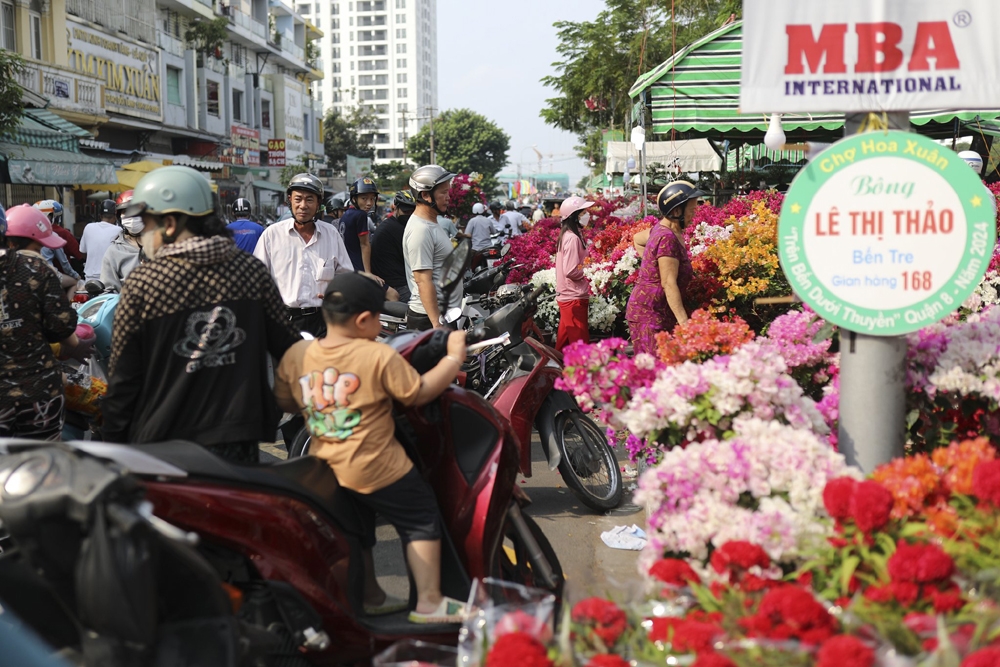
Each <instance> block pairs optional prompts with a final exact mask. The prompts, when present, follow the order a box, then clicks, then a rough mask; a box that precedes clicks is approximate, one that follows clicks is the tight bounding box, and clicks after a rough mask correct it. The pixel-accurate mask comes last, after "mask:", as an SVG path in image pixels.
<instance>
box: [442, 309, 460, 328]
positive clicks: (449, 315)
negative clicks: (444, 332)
mask: <svg viewBox="0 0 1000 667" xmlns="http://www.w3.org/2000/svg"><path fill="white" fill-rule="evenodd" d="M461 316H462V309H461V308H449V309H448V312H446V313H445V314H444V323H445V324H451V323H452V322H457V321H458V318H460V317H461Z"/></svg>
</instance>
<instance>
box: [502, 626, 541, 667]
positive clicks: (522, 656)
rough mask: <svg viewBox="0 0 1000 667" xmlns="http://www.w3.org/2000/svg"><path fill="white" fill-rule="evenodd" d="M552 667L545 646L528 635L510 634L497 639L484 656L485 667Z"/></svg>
mask: <svg viewBox="0 0 1000 667" xmlns="http://www.w3.org/2000/svg"><path fill="white" fill-rule="evenodd" d="M510 665H523V666H524V667H553V662H552V660H551V659H550V658H549V654H548V650H547V649H546V648H545V645H544V644H542V643H541V642H539V641H538V640H537V639H535V638H534V637H532V636H530V635H526V634H524V633H521V632H512V633H510V634H506V635H503V636H502V637H499V638H498V639H497V640H496V642H495V643H494V644H493V646H492V647H491V648H490V652H489V653H487V654H486V667H509V666H510Z"/></svg>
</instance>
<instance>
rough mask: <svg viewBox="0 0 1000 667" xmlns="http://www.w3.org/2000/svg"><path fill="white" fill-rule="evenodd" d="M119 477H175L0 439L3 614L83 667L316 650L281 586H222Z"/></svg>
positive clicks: (87, 450)
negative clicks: (8, 612) (12, 616)
mask: <svg viewBox="0 0 1000 667" xmlns="http://www.w3.org/2000/svg"><path fill="white" fill-rule="evenodd" d="M126 469H128V470H129V471H131V472H133V473H137V474H144V475H150V476H154V477H157V478H158V477H160V476H162V477H163V478H164V479H184V477H185V474H186V473H185V472H184V471H183V470H180V469H178V468H176V467H174V466H172V465H169V464H167V463H164V462H162V461H160V460H157V459H155V458H153V457H152V456H150V455H148V454H146V453H144V452H142V451H141V450H139V449H133V448H130V447H125V446H120V445H105V444H103V443H85V442H76V443H69V444H65V445H55V444H52V443H41V442H38V441H30V440H7V441H0V487H2V491H0V497H2V502H0V522H2V525H3V527H4V529H5V530H6V531H7V532H8V533H9V538H8V539H6V540H4V542H3V553H2V554H0V599H2V600H3V606H4V608H5V609H9V610H11V611H13V612H14V613H15V614H16V615H17V616H18V617H20V619H21V620H22V621H23V622H24V623H25V624H27V625H28V626H29V627H31V628H32V629H33V630H34V631H35V633H37V634H38V635H39V636H40V637H41V638H42V639H43V640H45V641H46V642H47V643H48V644H49V645H50V646H51V647H52V648H53V650H54V651H57V652H58V653H59V655H60V656H61V657H64V658H69V659H70V661H71V662H72V663H74V664H82V665H87V666H88V667H90V666H93V667H98V666H100V667H133V666H134V667H145V666H147V665H156V666H159V667H241V666H243V665H247V666H249V665H258V664H268V663H267V662H266V660H267V659H269V658H287V659H289V660H292V661H295V660H296V659H297V657H298V655H299V653H298V649H299V648H300V647H305V648H312V649H316V650H319V649H321V648H323V647H326V646H327V645H328V644H329V639H328V638H327V637H326V636H325V635H323V633H322V631H321V630H320V629H319V628H320V624H321V620H320V619H319V617H318V616H317V614H316V613H315V612H314V611H313V610H312V609H311V608H310V607H309V605H308V604H306V603H305V601H304V600H303V599H302V597H301V595H299V593H298V592H297V591H295V589H294V588H292V587H291V586H289V585H288V584H285V583H282V582H280V581H267V580H263V579H260V580H257V581H256V582H254V585H252V586H247V587H244V588H237V587H234V586H231V585H229V584H227V583H224V581H223V579H222V578H221V577H220V575H219V571H220V570H219V569H218V568H217V567H213V563H212V562H211V558H212V556H211V555H209V557H207V558H206V555H205V554H211V553H212V550H213V548H214V547H211V546H209V545H202V547H201V549H198V548H196V544H197V542H198V538H197V536H196V535H192V534H189V533H187V532H185V531H184V530H181V529H179V528H177V527H175V526H173V525H171V524H169V523H167V522H165V521H163V520H162V519H160V518H159V517H157V516H155V515H154V514H153V512H152V505H151V504H150V503H149V502H147V501H146V500H145V499H144V497H143V496H144V490H143V488H142V486H141V485H140V484H139V482H138V480H137V479H136V477H135V476H133V475H132V474H129V473H128V472H126ZM272 664H273V663H272ZM282 664H288V665H295V664H296V662H285V663H282ZM297 664H300V665H304V664H308V663H304V662H298V663H297Z"/></svg>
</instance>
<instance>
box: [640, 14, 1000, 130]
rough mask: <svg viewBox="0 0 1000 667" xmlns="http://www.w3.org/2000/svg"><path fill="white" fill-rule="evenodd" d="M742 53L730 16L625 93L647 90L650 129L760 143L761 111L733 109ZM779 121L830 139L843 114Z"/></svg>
mask: <svg viewBox="0 0 1000 667" xmlns="http://www.w3.org/2000/svg"><path fill="white" fill-rule="evenodd" d="M742 55H743V22H742V21H735V22H733V23H730V24H728V25H724V26H722V27H721V28H719V29H718V30H716V31H714V32H712V33H709V34H708V35H706V36H705V37H703V38H701V39H700V40H698V41H696V42H694V43H693V44H690V45H689V46H686V47H685V48H683V49H681V50H680V51H678V52H677V53H675V54H674V55H673V56H671V57H670V58H669V59H668V60H666V61H665V62H663V63H662V64H660V65H659V66H658V67H656V68H655V69H653V70H651V71H649V72H647V73H646V74H643V75H642V76H641V77H639V79H638V80H636V82H635V84H634V85H633V86H632V89H631V90H630V91H629V95H630V96H631V97H632V99H633V100H637V99H638V98H639V96H640V95H641V94H642V93H643V92H644V91H646V90H647V89H648V90H649V103H650V106H651V112H652V117H653V132H654V133H659V134H664V133H668V132H670V131H671V130H676V131H677V132H682V133H684V134H685V136H688V137H691V136H695V137H705V138H710V139H722V138H727V139H729V140H730V141H731V142H737V143H746V142H749V143H755V144H756V143H760V142H761V141H762V140H763V137H764V133H765V132H767V124H768V118H767V116H765V115H764V114H741V113H740V112H739V101H740V90H739V87H740V65H741V62H742ZM998 117H1000V110H990V111H980V110H971V109H962V110H957V111H941V110H929V111H920V112H913V113H911V114H910V123H911V124H912V125H913V126H914V131H917V132H920V133H921V134H927V135H933V136H941V135H947V136H951V133H952V132H954V130H955V129H956V125H955V124H956V123H959V124H962V123H967V122H974V121H975V120H976V119H980V120H993V119H996V118H998ZM781 126H782V129H784V131H785V134H786V136H787V137H788V141H789V142H794V141H803V140H806V139H811V140H813V141H823V140H824V137H825V138H826V139H828V140H830V141H834V140H836V139H839V138H840V137H841V136H843V126H844V115H843V114H839V113H830V114H783V115H782V117H781Z"/></svg>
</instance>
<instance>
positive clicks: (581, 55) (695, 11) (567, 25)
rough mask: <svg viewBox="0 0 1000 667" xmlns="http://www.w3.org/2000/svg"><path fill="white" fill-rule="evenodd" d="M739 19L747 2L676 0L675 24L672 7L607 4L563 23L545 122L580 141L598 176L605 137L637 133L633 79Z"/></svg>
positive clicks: (610, 0)
mask: <svg viewBox="0 0 1000 667" xmlns="http://www.w3.org/2000/svg"><path fill="white" fill-rule="evenodd" d="M741 14H742V2H741V0H677V2H676V5H675V7H674V15H673V19H674V20H671V9H670V3H650V2H648V0H606V9H605V10H604V11H602V12H601V13H600V14H598V16H597V18H596V19H595V20H594V21H590V22H587V21H585V22H581V23H575V22H572V21H559V22H557V23H556V24H555V27H556V29H557V30H558V39H559V46H558V47H557V48H556V51H557V52H558V53H559V56H560V58H561V60H560V61H558V62H556V63H554V66H555V68H556V72H557V74H555V75H553V76H546V77H544V78H543V79H542V83H544V84H545V85H547V86H549V87H551V88H552V89H553V90H554V91H555V92H556V97H553V98H551V99H548V100H546V107H545V108H544V109H542V111H541V116H542V118H544V119H545V122H546V123H548V124H549V125H552V126H554V127H558V128H560V129H563V130H566V131H569V132H574V133H575V134H577V135H578V136H579V138H580V146H578V147H577V151H578V154H579V155H580V157H582V158H583V159H585V160H588V161H592V162H595V163H596V165H595V167H593V170H594V171H593V173H595V174H596V173H600V171H601V169H602V168H603V165H604V158H603V149H602V146H601V130H602V129H612V128H614V129H622V130H627V129H628V128H629V127H630V126H631V112H632V100H631V99H630V98H629V96H628V91H629V89H630V88H631V87H632V84H634V83H635V80H636V79H637V78H639V76H640V75H642V74H644V73H645V72H648V71H649V70H651V69H653V68H654V67H656V66H657V65H659V64H660V63H662V62H663V61H664V60H666V59H667V58H669V57H670V55H671V54H672V53H673V52H674V50H675V49H677V50H679V49H681V48H683V47H684V46H685V45H687V44H690V43H691V42H693V41H695V40H697V39H699V38H701V37H703V36H704V35H706V34H708V33H709V32H711V31H712V30H714V29H716V28H718V27H719V26H721V25H722V24H723V23H725V21H726V20H728V18H729V17H730V16H731V15H735V16H736V17H737V18H738V17H739V16H741Z"/></svg>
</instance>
